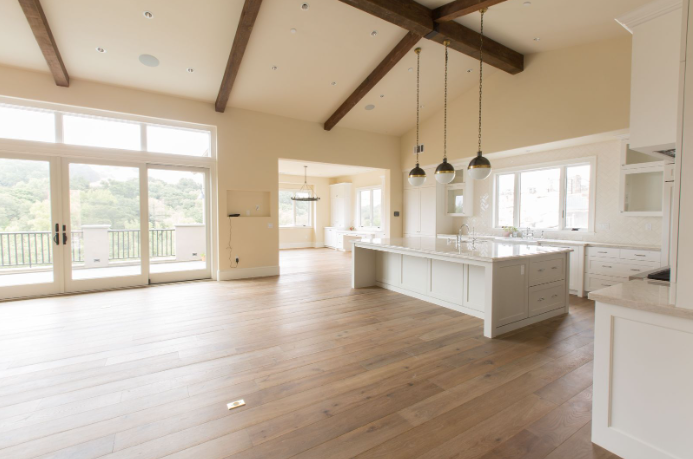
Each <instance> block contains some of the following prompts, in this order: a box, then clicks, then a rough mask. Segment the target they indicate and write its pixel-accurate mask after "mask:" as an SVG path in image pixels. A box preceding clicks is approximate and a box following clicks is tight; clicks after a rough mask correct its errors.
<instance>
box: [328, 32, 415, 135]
mask: <svg viewBox="0 0 693 459" xmlns="http://www.w3.org/2000/svg"><path fill="white" fill-rule="evenodd" d="M419 40H421V35H418V34H415V33H414V32H408V33H407V34H406V35H405V36H404V38H402V40H400V42H399V43H397V46H395V48H394V49H393V50H392V51H390V53H389V54H388V55H387V56H385V59H383V60H382V61H381V62H380V64H378V66H377V67H376V68H375V70H373V71H372V72H371V74H370V75H368V76H367V77H366V79H365V80H363V82H362V83H361V84H360V85H359V87H358V88H356V90H354V92H352V93H351V95H350V96H349V97H348V98H347V100H345V101H344V103H343V104H342V105H340V106H339V108H338V109H337V111H335V112H334V113H333V114H332V116H330V118H329V119H328V120H327V121H325V130H326V131H329V130H331V129H332V128H333V127H335V125H336V124H337V123H339V121H340V120H341V119H342V118H344V116H345V115H346V114H347V113H349V111H351V109H352V108H354V106H355V105H356V104H358V103H359V101H360V100H361V99H363V98H364V97H365V96H366V94H368V93H369V92H370V90H371V89H373V88H374V87H375V85H376V84H378V82H379V81H380V80H382V79H383V77H384V76H385V75H387V74H388V72H389V71H390V70H392V68H393V67H394V66H395V65H397V63H398V62H399V61H400V60H402V58H403V57H404V56H406V55H407V53H408V52H409V51H411V49H412V48H413V47H414V46H416V44H417V43H418V42H419Z"/></svg>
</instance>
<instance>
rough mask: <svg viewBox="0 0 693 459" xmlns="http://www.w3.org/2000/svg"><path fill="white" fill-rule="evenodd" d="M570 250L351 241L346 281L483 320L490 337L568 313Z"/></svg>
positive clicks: (425, 240)
mask: <svg viewBox="0 0 693 459" xmlns="http://www.w3.org/2000/svg"><path fill="white" fill-rule="evenodd" d="M570 252H571V250H570V249H566V248H561V247H539V246H536V245H527V244H512V243H503V242H491V241H489V242H477V243H476V244H475V245H472V244H467V243H463V244H461V245H460V246H457V245H455V244H449V243H448V242H447V241H446V240H444V239H439V238H434V237H430V238H425V237H424V238H417V237H415V238H402V239H373V240H370V241H360V242H355V243H354V254H353V266H352V286H353V287H354V288H362V287H371V286H374V285H377V286H380V287H383V288H386V289H389V290H394V291H397V292H399V293H402V294H405V295H408V296H413V297H415V298H420V299H423V300H425V301H428V302H431V303H434V304H438V305H441V306H445V307H447V308H450V309H454V310H456V311H460V312H463V313H465V314H469V315H472V316H475V317H479V318H481V319H484V335H485V336H487V337H489V338H493V337H495V336H498V335H500V334H502V333H506V332H509V331H512V330H515V329H518V328H521V327H524V326H527V325H530V324H532V323H536V322H539V321H541V320H545V319H548V318H550V317H554V316H556V315H560V314H566V313H567V312H568V303H569V298H568V297H569V292H568V283H567V282H566V279H569V275H570V265H569V263H568V255H569V253H570Z"/></svg>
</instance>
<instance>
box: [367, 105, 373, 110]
mask: <svg viewBox="0 0 693 459" xmlns="http://www.w3.org/2000/svg"><path fill="white" fill-rule="evenodd" d="M365 108H366V110H373V109H374V108H375V105H373V104H368V105H366V107H365Z"/></svg>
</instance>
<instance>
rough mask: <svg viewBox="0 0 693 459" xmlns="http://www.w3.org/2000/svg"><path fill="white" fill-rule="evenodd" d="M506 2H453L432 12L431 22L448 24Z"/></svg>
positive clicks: (478, 0) (475, 0) (485, 0)
mask: <svg viewBox="0 0 693 459" xmlns="http://www.w3.org/2000/svg"><path fill="white" fill-rule="evenodd" d="M504 1H506V0H455V1H454V2H450V3H448V4H446V5H443V6H441V7H438V8H436V9H434V10H433V20H434V21H436V22H448V21H452V20H454V19H457V18H459V17H462V16H466V15H468V14H471V13H474V12H476V11H479V10H480V9H482V8H488V7H490V6H493V5H497V4H499V3H502V2H504Z"/></svg>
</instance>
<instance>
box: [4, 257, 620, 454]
mask: <svg viewBox="0 0 693 459" xmlns="http://www.w3.org/2000/svg"><path fill="white" fill-rule="evenodd" d="M350 261H351V258H350V254H344V253H339V252H334V251H331V250H327V249H309V250H291V251H283V252H282V253H281V265H282V273H283V275H282V276H280V277H275V278H265V279H255V280H246V281H233V282H196V283H187V284H177V285H168V286H161V287H154V288H145V289H134V290H122V291H114V292H104V293H94V294H85V295H76V296H67V297H56V298H46V299H36V300H27V301H17V302H10V303H1V304H0V457H2V458H12V459H22V458H34V457H43V458H47V457H51V458H70V459H73V458H79V459H87V458H100V457H103V458H160V457H174V458H203V459H208V458H211V459H213V458H219V459H222V458H263V459H267V458H272V459H273V458H289V457H300V458H320V459H326V458H349V457H359V458H375V457H379V458H398V459H399V458H413V457H422V458H445V457H457V458H483V459H501V458H503V459H509V458H513V459H520V458H525V459H529V458H532V459H540V458H547V459H566V458H604V459H606V458H616V456H614V455H611V454H610V453H608V452H606V451H604V450H603V449H601V448H599V447H596V446H594V445H592V444H591V442H590V411H591V397H592V392H591V384H592V357H593V323H594V306H593V303H592V302H591V301H588V300H583V299H579V298H576V297H572V298H571V304H572V308H571V314H570V315H569V316H566V317H559V318H555V319H552V320H549V321H546V322H543V323H540V324H537V325H535V326H533V327H531V328H528V329H525V330H520V331H518V332H515V333H513V334H511V335H509V336H505V337H501V338H500V339H495V340H490V339H487V338H484V337H483V336H482V322H481V320H479V319H476V318H473V317H470V316H466V315H464V314H460V313H457V312H454V311H451V310H448V309H445V308H442V307H439V306H435V305H432V304H428V303H425V302H423V301H420V300H416V299H413V298H409V297H406V296H402V295H399V294H397V293H394V292H389V291H386V290H382V289H378V288H372V289H362V290H358V291H355V290H352V289H351V288H350V287H349V279H350V277H349V269H350ZM238 399H244V400H245V403H246V404H245V406H243V407H241V408H236V409H233V410H231V411H229V410H227V408H226V404H227V403H229V402H231V401H234V400H238Z"/></svg>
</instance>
